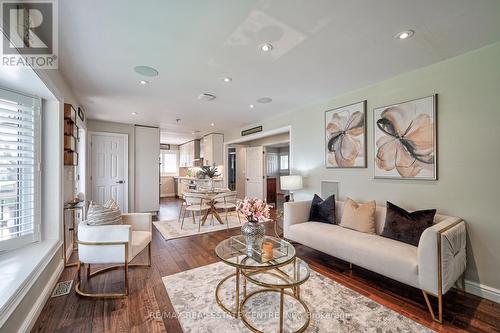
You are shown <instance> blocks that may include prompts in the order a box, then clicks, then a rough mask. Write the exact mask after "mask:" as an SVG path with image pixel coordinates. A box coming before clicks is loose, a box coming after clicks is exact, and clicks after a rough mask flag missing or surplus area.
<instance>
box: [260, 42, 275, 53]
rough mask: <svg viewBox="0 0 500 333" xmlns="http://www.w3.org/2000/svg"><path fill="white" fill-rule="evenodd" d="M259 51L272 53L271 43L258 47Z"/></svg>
mask: <svg viewBox="0 0 500 333" xmlns="http://www.w3.org/2000/svg"><path fill="white" fill-rule="evenodd" d="M259 49H260V50H261V51H263V52H269V51H272V49H273V44H271V43H264V44H261V45H260V46H259Z"/></svg>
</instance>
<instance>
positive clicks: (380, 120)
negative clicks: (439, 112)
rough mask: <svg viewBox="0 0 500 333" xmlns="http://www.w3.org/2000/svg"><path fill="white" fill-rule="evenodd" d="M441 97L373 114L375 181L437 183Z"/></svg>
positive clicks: (377, 110)
mask: <svg viewBox="0 0 500 333" xmlns="http://www.w3.org/2000/svg"><path fill="white" fill-rule="evenodd" d="M436 102H437V95H432V96H428V97H423V98H419V99H415V100H411V101H407V102H402V103H399V104H394V105H389V106H384V107H380V108H376V109H374V110H373V117H374V121H373V124H374V129H373V132H374V145H375V147H374V148H375V153H374V156H375V163H374V177H375V178H393V179H425V180H436V179H437V147H436V144H437V133H436V120H437V118H436V105H437V104H436Z"/></svg>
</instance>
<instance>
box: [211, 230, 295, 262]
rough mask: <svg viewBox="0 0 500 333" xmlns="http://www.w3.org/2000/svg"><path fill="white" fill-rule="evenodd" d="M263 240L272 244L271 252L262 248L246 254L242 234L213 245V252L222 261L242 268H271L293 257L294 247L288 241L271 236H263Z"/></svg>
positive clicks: (289, 260)
mask: <svg viewBox="0 0 500 333" xmlns="http://www.w3.org/2000/svg"><path fill="white" fill-rule="evenodd" d="M263 242H266V243H267V244H269V243H271V244H272V254H270V253H269V254H267V255H266V254H265V253H263V252H262V250H255V251H253V253H252V255H251V256H249V255H247V248H246V242H245V237H244V236H241V235H240V236H233V237H230V238H228V239H225V240H223V241H222V242H220V243H219V244H218V245H217V246H216V247H215V254H216V255H217V257H219V259H220V260H222V261H223V262H224V263H226V264H228V265H231V266H234V267H238V268H243V269H261V268H266V267H269V268H272V267H279V266H283V265H286V264H288V263H290V262H292V261H293V260H294V258H295V248H294V247H293V245H292V244H290V243H289V242H287V241H285V240H282V239H279V238H276V237H271V236H264V240H263Z"/></svg>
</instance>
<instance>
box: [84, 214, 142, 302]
mask: <svg viewBox="0 0 500 333" xmlns="http://www.w3.org/2000/svg"><path fill="white" fill-rule="evenodd" d="M122 221H123V224H121V225H102V226H90V225H88V224H86V223H85V221H84V222H81V223H80V224H79V226H78V256H79V261H78V266H77V267H78V277H77V283H76V286H75V291H76V293H77V294H78V295H81V296H85V297H94V298H118V297H124V296H128V294H129V279H128V269H129V267H151V239H152V216H151V214H148V213H135V214H122ZM146 247H147V248H148V263H147V264H130V262H131V261H132V259H134V258H135V257H137V255H138V254H139V253H141V252H142V251H143V250H145V249H146ZM108 264H111V265H112V266H109V267H106V268H103V269H99V270H97V271H95V272H92V273H91V272H90V265H108ZM82 265H87V270H86V271H87V274H86V275H87V284H88V283H89V282H90V278H92V277H94V276H96V275H98V274H101V273H105V272H108V271H110V270H114V269H120V268H123V270H124V290H123V293H93V294H92V293H87V292H85V291H83V290H82V287H81V273H80V272H81V268H82V267H81V266H82Z"/></svg>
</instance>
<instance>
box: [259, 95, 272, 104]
mask: <svg viewBox="0 0 500 333" xmlns="http://www.w3.org/2000/svg"><path fill="white" fill-rule="evenodd" d="M272 101H273V99H272V98H271V97H262V98H259V99H258V100H257V102H258V103H264V104H266V103H271V102H272Z"/></svg>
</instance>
